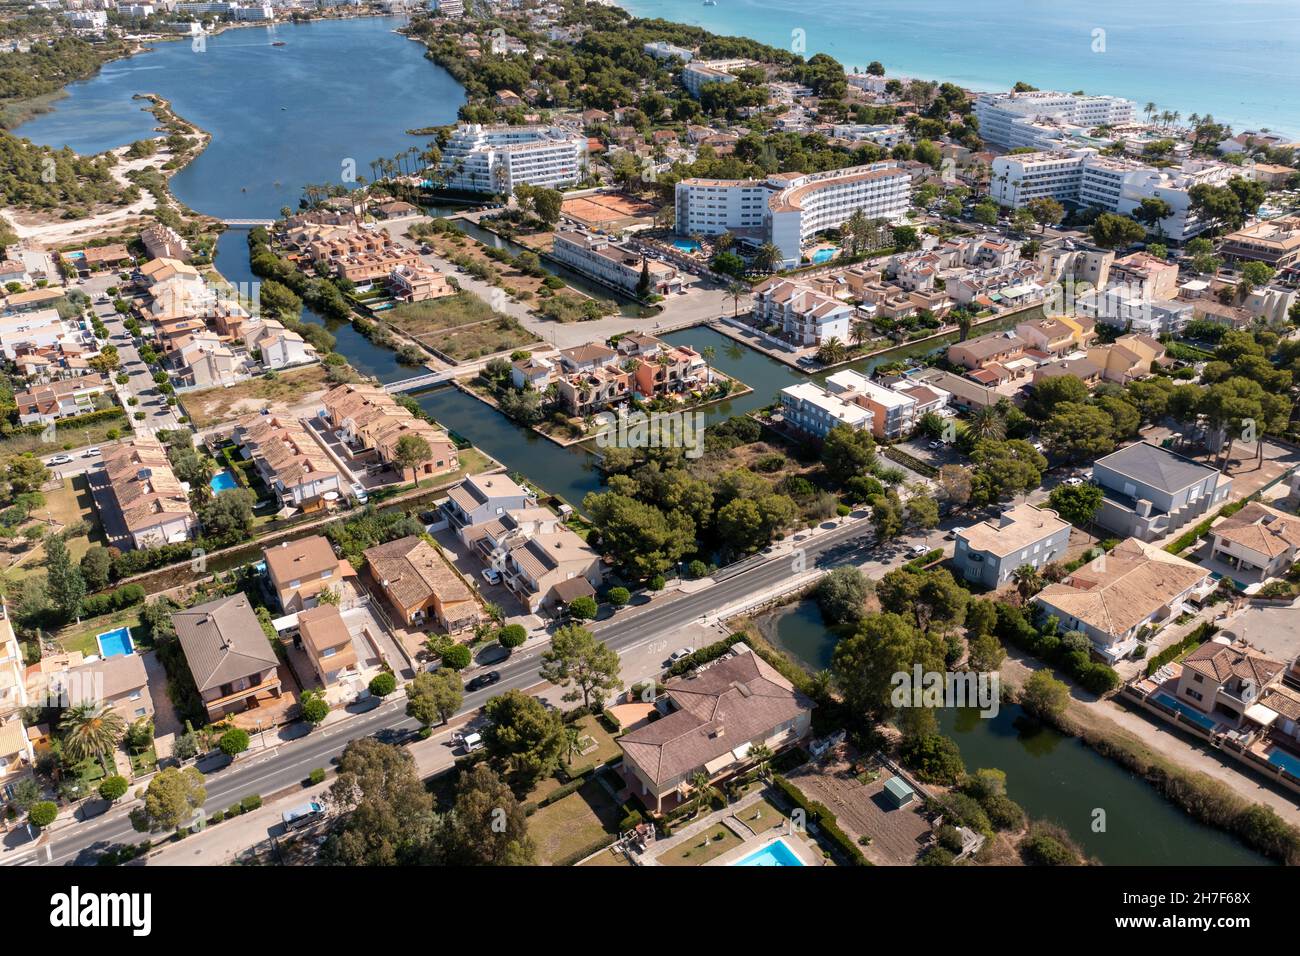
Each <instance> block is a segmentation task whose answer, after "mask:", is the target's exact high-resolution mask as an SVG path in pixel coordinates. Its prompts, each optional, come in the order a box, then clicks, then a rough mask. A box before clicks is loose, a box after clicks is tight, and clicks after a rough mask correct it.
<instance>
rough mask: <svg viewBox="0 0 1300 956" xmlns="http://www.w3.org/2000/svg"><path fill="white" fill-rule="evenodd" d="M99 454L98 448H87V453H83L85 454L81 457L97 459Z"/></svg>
mask: <svg viewBox="0 0 1300 956" xmlns="http://www.w3.org/2000/svg"><path fill="white" fill-rule="evenodd" d="M98 454H99V449H98V448H97V447H91V448H87V449H86V450H85V451H83V452H82V453H81V457H82V458H94V457H95V456H96V455H98Z"/></svg>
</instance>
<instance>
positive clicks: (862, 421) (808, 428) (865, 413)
mask: <svg viewBox="0 0 1300 956" xmlns="http://www.w3.org/2000/svg"><path fill="white" fill-rule="evenodd" d="M781 411H782V418H783V420H784V422H785V423H786V424H787V425H789V426H790V427H792V428H794V429H795V430H796V431H800V432H803V433H804V434H806V435H809V436H811V437H813V438H825V437H826V435H827V434H828V433H829V432H830V430H831V429H832V428H835V427H837V426H839V425H846V426H848V427H849V428H851V429H853V430H854V431H871V430H872V424H873V422H872V418H873V417H874V416H873V415H872V413H871V410H870V409H869V408H867V407H866V406H864V405H861V404H859V403H858V402H855V401H852V400H850V399H845V398H841V397H839V396H838V395H832V394H831V393H830V392H828V391H826V390H825V389H823V388H820V387H819V386H817V385H814V384H813V383H812V382H800V383H799V384H797V385H787V386H786V387H785V388H783V389H781Z"/></svg>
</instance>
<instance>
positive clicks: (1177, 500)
mask: <svg viewBox="0 0 1300 956" xmlns="http://www.w3.org/2000/svg"><path fill="white" fill-rule="evenodd" d="M1092 480H1093V483H1094V484H1096V485H1099V486H1100V487H1101V490H1102V492H1103V495H1104V497H1103V498H1102V503H1101V508H1100V510H1099V511H1098V512H1097V519H1096V520H1097V523H1098V524H1099V525H1101V526H1102V527H1103V528H1107V529H1108V530H1110V531H1113V532H1115V533H1116V534H1120V535H1123V536H1125V537H1134V538H1139V539H1141V540H1142V541H1154V540H1156V539H1157V538H1162V537H1164V536H1166V535H1168V534H1171V533H1173V532H1175V531H1177V530H1178V529H1179V528H1182V527H1183V526H1185V525H1187V524H1188V523H1189V522H1192V521H1195V520H1196V519H1197V518H1199V517H1200V516H1201V515H1203V514H1205V513H1206V512H1207V511H1209V510H1210V509H1211V508H1215V507H1217V506H1220V505H1222V504H1224V503H1225V502H1226V500H1227V498H1228V493H1229V491H1230V490H1231V488H1232V479H1231V478H1229V477H1227V476H1226V475H1223V474H1221V473H1220V472H1218V471H1217V470H1216V469H1214V468H1209V467H1207V466H1205V465H1202V464H1200V463H1199V462H1195V461H1193V460H1192V459H1190V458H1185V457H1183V456H1182V455H1179V454H1178V453H1176V452H1172V451H1169V450H1168V449H1166V448H1161V447H1159V446H1158V445H1153V444H1151V443H1150V442H1136V443H1134V444H1132V445H1129V446H1127V447H1125V448H1121V449H1119V451H1116V452H1112V453H1111V454H1109V455H1106V456H1105V457H1104V458H1098V459H1097V461H1096V462H1095V463H1094V464H1093V468H1092Z"/></svg>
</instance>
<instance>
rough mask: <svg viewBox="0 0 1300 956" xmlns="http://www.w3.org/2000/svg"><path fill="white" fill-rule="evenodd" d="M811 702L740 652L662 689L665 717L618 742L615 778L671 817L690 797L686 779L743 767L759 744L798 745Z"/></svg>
mask: <svg viewBox="0 0 1300 956" xmlns="http://www.w3.org/2000/svg"><path fill="white" fill-rule="evenodd" d="M813 706H814V705H813V702H812V701H811V700H809V699H808V698H807V697H805V696H804V695H803V694H801V693H799V692H798V691H797V690H795V689H794V686H793V685H792V684H791V683H790V682H789V681H788V680H786V679H785V678H784V677H782V676H781V675H780V674H779V673H777V671H776V670H775V669H773V668H772V667H771V666H769V665H768V664H767V663H766V662H765V661H763V660H762V658H760V657H759V656H758V655H757V654H754V653H753V652H752V651H750V649H749V648H748V647H747V646H746V645H744V644H737V645H735V647H733V648H732V656H731V657H730V658H729V659H727V660H719V661H716V662H714V663H713V664H710V665H706V666H705V667H701V668H697V669H696V670H695V671H693V672H691V673H690V674H689V675H687V676H684V677H676V678H673V679H672V680H670V681H668V683H667V684H666V685H665V686H664V698H663V699H662V702H661V703H659V706H658V709H659V711H660V712H661V713H663V715H664V716H662V717H660V718H659V719H658V720H653V721H650V722H649V723H646V724H643V725H641V726H640V727H637V728H635V729H633V730H630V731H629V732H628V733H626V734H624V735H623V736H622V737H619V738H618V744H619V746H620V747H621V748H622V750H623V763H622V767H621V770H622V774H623V777H624V779H625V780H626V781H627V784H628V787H629V789H630V790H631V791H632V792H633V793H634V794H636V796H637V797H638V799H640V800H641V802H642V803H643V804H645V806H646V807H647V808H649V809H651V810H654V811H655V812H662V811H665V810H668V809H671V808H672V807H673V806H675V805H676V804H677V803H679V802H680V801H682V800H683V799H685V798H686V797H687V796H688V795H689V793H690V787H691V778H692V777H693V776H694V775H695V774H696V773H700V772H703V773H705V774H707V775H708V776H709V779H710V780H717V779H720V778H722V777H726V776H729V775H730V774H732V773H735V772H736V771H737V770H739V769H740V768H742V767H744V766H745V765H746V764H747V763H748V755H749V750H750V748H751V747H753V746H754V745H756V744H763V745H764V746H767V747H768V748H770V749H772V750H774V751H775V750H780V749H782V748H784V747H787V746H790V745H791V744H794V743H796V742H797V741H799V740H801V739H803V737H805V736H806V735H807V733H808V730H809V728H810V727H811V725H812V710H813Z"/></svg>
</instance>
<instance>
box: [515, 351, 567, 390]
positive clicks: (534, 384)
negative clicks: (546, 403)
mask: <svg viewBox="0 0 1300 956" xmlns="http://www.w3.org/2000/svg"><path fill="white" fill-rule="evenodd" d="M555 375H556V369H555V363H554V362H552V361H551V360H550V359H548V358H542V357H540V356H536V355H530V356H529V357H528V358H526V359H519V360H518V361H516V362H512V363H511V364H510V384H512V385H513V386H514V387H515V388H520V389H522V388H531V389H533V391H536V392H544V391H546V388H547V386H549V385H550V384H551V382H552V381H553V380H554V379H555Z"/></svg>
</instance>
